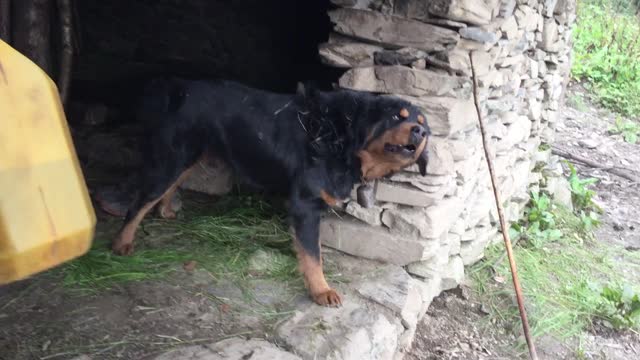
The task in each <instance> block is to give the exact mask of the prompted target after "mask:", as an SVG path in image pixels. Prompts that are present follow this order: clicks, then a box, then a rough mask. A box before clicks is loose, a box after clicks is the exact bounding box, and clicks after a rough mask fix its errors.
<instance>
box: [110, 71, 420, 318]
mask: <svg viewBox="0 0 640 360" xmlns="http://www.w3.org/2000/svg"><path fill="white" fill-rule="evenodd" d="M140 116H141V117H142V118H143V119H144V121H145V122H146V123H147V125H148V126H149V130H148V131H149V132H148V137H147V139H146V140H147V142H148V143H147V144H146V145H145V147H144V149H145V151H146V154H145V155H144V159H145V166H144V168H143V169H142V172H141V179H140V185H139V193H138V195H137V197H136V200H135V201H134V202H133V204H132V205H131V206H130V208H129V210H128V212H127V215H126V218H125V224H124V226H123V228H122V230H121V231H120V233H119V235H118V236H117V238H116V239H115V240H114V242H113V251H114V252H115V253H117V254H121V255H128V254H131V253H132V251H133V240H134V237H135V232H136V228H137V227H138V225H139V224H140V222H141V221H142V219H143V218H144V216H145V215H146V214H147V212H149V211H150V210H151V209H152V208H153V207H154V206H155V205H156V204H158V206H159V209H158V210H159V213H160V215H161V216H162V217H165V218H171V217H174V216H175V213H173V211H171V209H170V204H171V198H172V196H173V194H174V192H175V191H176V188H177V187H178V186H179V184H180V182H181V181H183V180H184V179H185V177H186V176H187V174H188V173H189V169H190V168H191V167H192V166H193V165H194V164H195V163H196V162H197V161H198V160H199V159H200V158H201V157H202V156H207V155H211V156H216V157H219V158H221V159H223V160H225V161H226V162H227V163H228V164H229V165H231V167H232V168H233V171H234V172H235V174H236V175H238V176H240V177H242V178H243V179H244V180H245V181H247V182H248V183H249V184H252V185H255V186H259V187H262V188H265V189H269V190H273V191H278V192H282V193H284V194H287V195H288V199H289V206H290V209H289V214H290V218H291V221H292V226H293V229H294V231H295V236H294V245H295V249H296V251H297V254H298V261H299V265H300V270H301V272H302V274H303V275H304V279H305V283H306V285H307V287H308V289H309V292H310V294H311V297H312V298H313V300H314V301H315V302H316V303H318V304H321V305H329V306H338V305H340V304H341V301H342V300H341V298H340V295H338V293H337V292H336V291H335V290H333V289H331V288H330V287H329V285H328V284H327V282H326V280H325V277H324V274H323V271H322V258H321V255H320V242H319V239H318V228H319V223H320V216H321V214H322V212H323V211H324V210H326V209H327V207H328V206H334V205H336V204H337V203H338V202H339V200H338V199H344V198H347V197H348V196H349V194H350V191H351V189H352V188H353V186H354V184H356V183H359V182H362V181H368V180H372V179H377V178H380V177H383V176H386V175H388V174H390V173H392V172H394V171H398V170H400V169H402V168H404V167H407V166H409V165H411V164H413V163H416V162H417V163H418V165H419V168H420V171H421V173H422V174H423V175H424V174H425V171H426V148H427V141H428V136H429V128H428V126H427V123H426V119H425V117H424V115H423V114H421V113H420V112H419V111H418V109H417V108H416V107H414V106H412V105H411V104H410V103H408V102H406V101H403V100H400V99H397V98H391V97H383V96H376V95H373V94H369V93H364V92H357V91H349V90H339V91H333V92H321V91H317V90H314V89H309V88H306V89H305V88H302V87H300V89H299V90H298V92H297V93H296V94H289V95H284V94H274V93H270V92H265V91H261V90H256V89H252V88H248V87H245V86H243V85H240V84H237V83H233V82H227V81H190V80H181V79H171V80H158V81H155V82H153V83H152V84H151V85H150V86H149V87H148V88H147V90H146V92H145V95H144V96H143V101H142V106H141V111H140Z"/></svg>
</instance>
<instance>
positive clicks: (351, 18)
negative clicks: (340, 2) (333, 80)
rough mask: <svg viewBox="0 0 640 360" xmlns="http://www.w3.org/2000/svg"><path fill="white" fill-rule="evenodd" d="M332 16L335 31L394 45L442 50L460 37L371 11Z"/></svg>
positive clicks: (338, 12) (341, 12) (340, 11)
mask: <svg viewBox="0 0 640 360" xmlns="http://www.w3.org/2000/svg"><path fill="white" fill-rule="evenodd" d="M329 17H330V19H331V21H332V22H333V23H334V24H335V26H334V30H335V31H337V32H339V33H341V34H345V35H348V36H353V37H356V38H360V39H364V40H368V41H373V42H376V43H379V44H382V45H386V46H390V47H412V48H416V49H420V50H425V51H441V50H445V49H447V48H448V47H451V46H454V45H455V44H456V43H457V42H458V40H459V38H460V36H459V35H458V33H456V32H455V31H452V30H449V29H445V28H442V27H439V26H434V25H430V24H425V23H422V22H420V21H415V20H410V19H404V18H401V17H397V16H389V15H384V14H381V13H379V12H373V11H368V10H358V9H336V10H333V11H330V12H329Z"/></svg>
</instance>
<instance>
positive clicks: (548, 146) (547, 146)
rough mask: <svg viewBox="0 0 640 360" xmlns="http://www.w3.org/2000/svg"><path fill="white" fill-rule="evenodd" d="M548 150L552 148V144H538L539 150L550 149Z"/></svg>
mask: <svg viewBox="0 0 640 360" xmlns="http://www.w3.org/2000/svg"><path fill="white" fill-rule="evenodd" d="M548 150H551V145H549V144H547V143H542V144H540V146H538V151H548Z"/></svg>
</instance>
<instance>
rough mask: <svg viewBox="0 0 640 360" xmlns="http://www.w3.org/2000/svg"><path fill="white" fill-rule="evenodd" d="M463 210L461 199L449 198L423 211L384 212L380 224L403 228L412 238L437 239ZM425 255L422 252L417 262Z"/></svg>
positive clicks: (393, 210) (424, 252) (392, 210)
mask: <svg viewBox="0 0 640 360" xmlns="http://www.w3.org/2000/svg"><path fill="white" fill-rule="evenodd" d="M463 208H464V203H463V202H462V200H461V199H458V198H457V197H450V198H445V199H443V200H442V201H440V202H439V203H437V204H436V205H433V206H430V207H428V208H424V209H412V210H409V209H403V210H396V209H389V210H385V211H384V212H383V213H382V223H383V224H385V225H387V226H388V227H390V228H403V229H404V230H405V231H407V232H410V233H411V234H412V235H414V236H415V235H418V236H419V237H421V238H425V239H438V238H440V236H442V234H443V233H445V232H447V231H448V230H449V228H451V226H452V225H453V223H454V222H455V221H456V219H457V217H458V215H460V213H461V212H462V210H463ZM426 254H427V252H426V251H424V250H423V251H422V252H421V253H420V254H419V255H420V256H421V258H420V259H417V260H421V259H423V258H425V257H426V256H425V255H426ZM414 258H416V257H415V256H414ZM417 260H415V261H417Z"/></svg>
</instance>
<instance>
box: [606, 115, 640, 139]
mask: <svg viewBox="0 0 640 360" xmlns="http://www.w3.org/2000/svg"><path fill="white" fill-rule="evenodd" d="M609 133H610V134H621V135H622V138H623V139H624V141H626V142H628V143H629V144H635V143H637V142H638V135H640V124H637V123H635V122H633V121H624V120H622V117H620V116H617V117H616V121H615V125H614V126H613V127H612V128H610V129H609Z"/></svg>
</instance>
